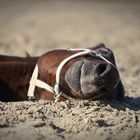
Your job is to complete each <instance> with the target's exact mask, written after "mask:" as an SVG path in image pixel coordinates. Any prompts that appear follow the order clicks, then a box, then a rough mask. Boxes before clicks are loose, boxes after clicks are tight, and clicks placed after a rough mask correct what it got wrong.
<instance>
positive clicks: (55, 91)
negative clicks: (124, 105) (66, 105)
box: [28, 48, 119, 102]
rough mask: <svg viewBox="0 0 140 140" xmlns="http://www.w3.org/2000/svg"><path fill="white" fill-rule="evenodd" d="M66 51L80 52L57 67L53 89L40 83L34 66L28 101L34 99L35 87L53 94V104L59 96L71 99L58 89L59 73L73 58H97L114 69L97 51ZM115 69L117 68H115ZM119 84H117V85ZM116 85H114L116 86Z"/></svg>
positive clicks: (36, 68) (69, 49)
mask: <svg viewBox="0 0 140 140" xmlns="http://www.w3.org/2000/svg"><path fill="white" fill-rule="evenodd" d="M67 51H80V52H77V53H75V54H73V55H71V56H69V57H67V58H65V59H64V60H63V61H62V62H61V63H60V64H59V66H58V68H57V70H56V83H55V86H54V88H53V87H52V86H50V85H49V84H47V83H45V82H43V81H41V80H39V79H38V72H39V70H38V65H36V66H35V69H34V71H33V74H32V77H31V80H30V83H29V89H28V98H29V100H32V99H36V97H35V94H34V91H35V87H36V86H37V87H40V88H43V89H45V90H47V91H49V92H51V93H53V94H54V101H55V102H58V100H59V98H60V96H61V95H63V96H64V97H66V98H68V99H70V98H71V97H69V96H68V95H66V94H65V93H62V91H60V88H59V84H60V72H61V70H62V68H63V66H64V65H65V64H66V63H67V62H69V61H70V60H72V59H74V58H77V57H80V56H84V55H87V54H89V55H91V56H97V57H98V58H100V59H102V60H104V61H106V62H107V63H109V64H111V65H112V66H113V67H114V68H116V66H115V65H114V64H113V63H111V62H110V61H109V60H107V59H106V58H105V57H104V56H102V55H101V54H100V53H98V52H97V51H94V50H91V49H71V48H68V49H67ZM116 69H117V68H116ZM118 83H119V82H117V84H118ZM117 84H116V85H117Z"/></svg>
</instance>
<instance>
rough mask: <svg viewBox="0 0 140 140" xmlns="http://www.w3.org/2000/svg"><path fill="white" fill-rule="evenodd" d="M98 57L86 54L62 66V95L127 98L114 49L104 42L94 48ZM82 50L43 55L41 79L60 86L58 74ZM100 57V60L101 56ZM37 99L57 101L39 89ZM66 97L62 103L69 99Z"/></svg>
mask: <svg viewBox="0 0 140 140" xmlns="http://www.w3.org/2000/svg"><path fill="white" fill-rule="evenodd" d="M90 50H93V52H96V54H95V55H89V54H84V55H80V56H78V57H75V58H73V59H71V60H69V61H68V62H66V63H65V65H64V66H63V67H62V69H61V71H60V79H59V80H60V83H59V88H60V90H61V93H65V95H66V96H67V97H71V98H75V99H101V98H108V99H116V100H122V99H123V97H124V87H123V84H122V82H121V79H120V76H119V71H118V69H117V66H116V62H115V57H114V54H113V52H112V50H111V49H108V48H107V47H106V46H105V45H104V44H103V43H101V44H98V45H97V46H95V47H92V48H90ZM78 52H80V51H79V50H75V51H72V50H70V49H67V50H53V51H50V52H47V53H45V54H44V55H42V56H41V57H40V58H39V60H38V79H39V80H41V81H43V82H45V83H47V84H48V85H50V86H51V87H53V86H54V85H55V83H56V77H57V76H56V71H57V69H58V67H59V65H60V64H61V63H62V61H63V60H65V59H66V58H68V57H70V56H72V55H74V54H75V53H78ZM99 56H100V57H99ZM35 91H36V97H38V98H39V99H40V98H42V99H47V100H53V97H54V95H53V94H52V93H50V91H48V90H46V89H43V88H40V87H37V88H36V90H35ZM66 96H63V94H62V96H61V97H60V99H59V100H65V99H67V97H66Z"/></svg>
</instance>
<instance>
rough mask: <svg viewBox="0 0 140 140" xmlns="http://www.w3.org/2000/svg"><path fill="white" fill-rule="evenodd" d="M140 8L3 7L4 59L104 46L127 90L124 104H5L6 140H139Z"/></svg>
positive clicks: (0, 127)
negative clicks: (113, 60)
mask: <svg viewBox="0 0 140 140" xmlns="http://www.w3.org/2000/svg"><path fill="white" fill-rule="evenodd" d="M139 5H140V2H138V1H133V2H131V1H127V0H124V1H117V2H116V1H110V0H106V1H91V0H88V1H81V0H76V1H74V0H73V1H68V0H64V1H45V0H40V1H37V0H34V1H33V0H32V1H31V0H30V1H15V0H13V1H8V0H7V1H4V0H3V1H0V54H7V55H17V56H25V52H26V51H27V52H28V53H29V54H31V55H32V56H37V55H41V54H43V53H45V52H46V51H49V50H52V49H56V48H82V47H83V48H87V47H90V46H95V45H96V44H97V43H100V42H104V43H105V44H106V45H107V46H108V47H109V48H111V49H112V50H113V51H114V54H115V57H116V61H117V65H118V69H119V71H120V75H121V78H122V80H123V83H124V85H125V89H126V96H125V99H124V101H123V102H117V101H108V100H100V101H88V100H86V101H76V100H70V101H66V102H60V103H56V104H55V103H53V102H49V101H36V102H30V101H24V102H8V103H4V102H0V140H10V139H15V140H25V139H31V140H32V139H34V140H39V139H49V140H54V139H58V140H63V139H64V140H65V139H66V140H78V139H81V140H85V139H86V140H93V139H101V140H118V139H123V140H139V139H140V122H139V121H140V86H139V85H140V62H139V58H140V50H139V47H140V46H139V44H140V30H139V29H140V15H139V13H140V7H139Z"/></svg>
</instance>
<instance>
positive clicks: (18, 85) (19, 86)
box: [0, 56, 38, 100]
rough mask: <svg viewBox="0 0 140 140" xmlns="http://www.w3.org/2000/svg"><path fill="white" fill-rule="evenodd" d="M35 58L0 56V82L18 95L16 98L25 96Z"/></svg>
mask: <svg viewBox="0 0 140 140" xmlns="http://www.w3.org/2000/svg"><path fill="white" fill-rule="evenodd" d="M37 60H38V57H12V56H0V83H2V85H3V83H4V85H6V87H7V88H9V89H10V90H11V91H12V92H13V93H14V95H15V96H16V97H19V98H17V100H25V99H26V98H27V89H28V83H29V80H30V78H31V75H32V72H33V70H34V67H35V65H36V62H37ZM0 92H1V91H0ZM14 95H13V96H14ZM9 100H10V99H9Z"/></svg>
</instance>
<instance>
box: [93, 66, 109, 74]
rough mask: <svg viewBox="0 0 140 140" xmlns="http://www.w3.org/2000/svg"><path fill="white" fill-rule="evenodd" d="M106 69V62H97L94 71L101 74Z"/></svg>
mask: <svg viewBox="0 0 140 140" xmlns="http://www.w3.org/2000/svg"><path fill="white" fill-rule="evenodd" d="M106 69H107V64H99V65H98V66H97V67H96V73H97V75H101V74H103V73H104V72H105V71H106Z"/></svg>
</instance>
